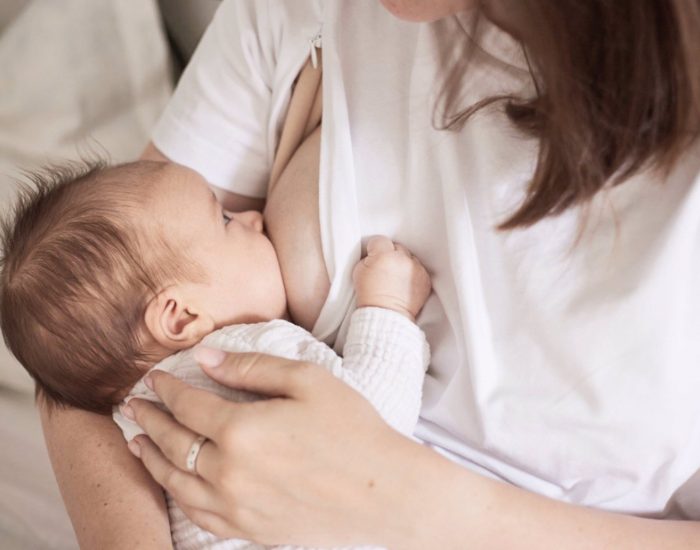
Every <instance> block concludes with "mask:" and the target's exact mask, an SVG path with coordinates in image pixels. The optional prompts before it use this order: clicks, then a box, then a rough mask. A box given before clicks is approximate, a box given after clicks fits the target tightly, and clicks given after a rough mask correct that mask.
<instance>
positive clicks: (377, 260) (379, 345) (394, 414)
mask: <svg viewBox="0 0 700 550" xmlns="http://www.w3.org/2000/svg"><path fill="white" fill-rule="evenodd" d="M353 279H354V283H355V289H356V291H357V305H358V308H359V309H358V310H357V311H355V313H353V316H352V319H351V322H350V329H349V331H348V335H347V339H346V341H345V346H344V348H343V356H344V359H343V361H342V366H341V367H340V368H334V369H333V371H334V374H335V375H336V376H337V377H339V378H341V379H342V380H343V381H345V382H346V383H348V384H350V385H351V386H353V387H354V388H355V389H357V390H358V391H359V392H360V393H362V394H363V395H364V396H365V397H366V398H367V399H368V400H369V401H370V402H371V403H372V404H373V405H374V407H375V408H376V409H377V411H379V413H380V414H381V415H382V417H383V418H384V419H385V420H386V421H387V422H388V423H389V424H390V425H391V426H392V427H394V428H395V429H397V430H398V431H400V432H402V433H404V434H407V435H410V434H412V433H413V430H414V429H415V426H416V422H417V421H418V414H419V412H420V405H421V395H422V387H423V379H424V376H425V370H426V369H427V367H428V363H429V361H430V354H429V351H428V344H427V342H426V339H425V335H424V334H423V331H421V329H420V328H418V326H417V325H416V324H415V323H414V322H413V321H414V319H415V316H416V315H417V314H418V312H419V311H420V310H421V308H422V307H423V305H424V304H425V301H426V300H427V298H428V295H429V294H430V277H429V276H428V273H427V271H426V270H425V268H424V267H423V266H422V265H421V264H420V262H419V261H418V260H417V259H415V258H414V257H413V256H412V255H411V254H410V252H408V250H406V249H405V248H404V247H402V246H401V245H395V244H394V243H393V242H392V241H391V240H389V239H387V238H386V237H375V238H373V239H371V240H370V242H369V243H368V245H367V256H366V257H365V258H363V259H362V260H361V261H360V262H359V263H358V264H357V266H356V267H355V271H354V273H353Z"/></svg>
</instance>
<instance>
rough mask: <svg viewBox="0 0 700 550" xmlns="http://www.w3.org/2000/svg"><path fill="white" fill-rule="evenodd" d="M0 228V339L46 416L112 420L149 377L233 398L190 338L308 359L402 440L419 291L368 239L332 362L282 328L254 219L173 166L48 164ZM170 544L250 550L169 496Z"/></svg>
mask: <svg viewBox="0 0 700 550" xmlns="http://www.w3.org/2000/svg"><path fill="white" fill-rule="evenodd" d="M32 179H33V181H34V184H35V185H34V187H33V188H32V189H25V191H24V192H23V193H21V194H20V198H19V199H18V202H17V205H16V207H15V212H14V216H13V219H12V220H10V221H6V222H5V223H4V224H3V228H2V239H3V242H2V245H3V258H2V275H1V277H0V281H1V283H0V292H1V294H0V296H1V301H0V321H1V323H2V330H3V336H4V338H5V341H6V343H7V345H8V347H9V348H10V350H11V351H12V353H13V354H14V355H15V356H16V357H17V359H18V360H19V361H20V362H21V363H22V365H23V366H24V367H25V368H26V369H27V371H28V372H29V373H30V375H31V376H32V377H33V378H34V380H35V381H36V387H37V392H38V393H40V394H41V395H42V396H43V397H44V398H45V400H46V402H47V404H49V405H50V406H61V405H69V406H73V407H78V408H82V409H85V410H89V411H94V412H98V413H101V414H110V413H112V412H113V415H114V418H115V420H116V421H117V423H118V424H119V425H120V426H121V428H122V430H123V432H124V435H125V438H126V439H127V440H130V439H131V438H133V437H134V436H135V435H137V434H138V433H141V432H140V430H139V428H138V426H136V425H135V424H133V423H131V422H129V421H128V420H127V419H126V418H124V417H122V416H121V414H120V413H119V411H118V409H117V408H116V405H118V404H119V403H120V402H121V401H122V400H124V399H125V398H131V397H133V396H139V397H142V398H146V399H151V400H153V401H158V398H157V396H155V394H154V393H153V392H151V391H150V390H149V389H148V388H147V387H146V386H145V384H143V382H142V381H141V378H142V377H143V376H144V375H145V374H146V372H148V371H149V370H151V369H161V370H166V371H168V372H170V373H171V374H173V375H175V376H177V377H179V378H181V379H184V380H186V381H188V382H189V383H191V384H193V385H195V386H199V387H203V388H206V389H209V390H211V391H214V392H216V393H218V394H219V395H222V396H224V397H226V398H228V399H233V400H251V399H257V398H259V397H257V396H254V395H251V394H245V393H244V392H240V391H235V390H231V389H229V388H226V387H223V386H220V385H218V384H216V383H215V382H213V381H212V380H211V379H209V378H208V377H207V376H206V375H205V374H204V373H203V372H202V371H201V370H200V369H199V368H198V367H197V364H196V362H195V360H194V358H193V352H192V347H193V346H194V345H196V344H198V343H200V342H201V343H203V344H205V345H207V346H209V347H216V348H220V349H224V350H226V351H234V352H242V351H255V352H262V353H271V354H275V355H280V356H284V357H287V358H290V359H298V360H303V361H310V362H314V363H318V364H321V365H323V366H325V367H326V368H328V369H330V370H331V372H333V374H335V375H336V376H338V377H339V378H341V379H342V380H344V381H345V382H346V383H348V384H350V385H352V386H353V387H355V388H356V389H357V390H358V391H360V392H361V393H362V394H363V395H364V396H365V397H366V398H367V399H368V400H369V401H370V402H371V403H372V404H373V405H374V406H375V408H376V409H377V410H378V411H379V412H380V413H381V414H382V416H383V417H384V419H385V420H386V421H387V422H388V423H389V424H391V425H392V426H393V427H395V428H396V429H397V430H400V431H402V432H403V433H405V434H407V435H410V434H411V433H412V431H413V429H414V427H415V424H416V422H417V418H418V412H419V409H420V399H421V388H422V383H423V376H424V373H425V369H426V368H427V365H428V355H429V354H428V349H427V344H426V341H425V336H424V335H423V333H422V331H421V330H420V329H419V328H418V327H417V326H416V325H415V324H414V322H413V320H414V318H415V315H417V314H418V312H419V311H420V309H421V308H422V306H423V304H424V303H425V300H426V299H427V297H428V294H429V293H430V280H429V277H428V275H427V272H426V271H425V269H424V268H423V266H422V265H421V264H420V263H419V262H418V261H417V260H416V259H415V258H413V257H411V255H410V254H409V253H408V252H407V251H406V250H405V249H403V248H402V247H401V246H399V245H394V244H393V243H392V242H391V241H390V240H389V239H386V238H383V237H380V238H375V239H373V240H371V241H370V242H369V243H368V247H367V252H368V255H367V257H365V258H364V259H363V260H361V261H360V262H359V263H358V265H357V266H356V268H355V271H354V276H353V278H354V284H355V289H356V294H357V296H356V302H357V305H358V309H357V310H356V311H355V312H354V313H353V315H352V318H351V321H350V328H349V331H348V335H347V339H346V342H345V345H344V348H343V358H342V359H341V358H340V357H339V356H338V355H337V354H336V353H335V352H334V351H333V350H332V349H331V348H329V347H328V346H327V345H325V344H324V343H322V342H319V341H317V340H316V339H314V338H313V337H312V336H311V335H310V334H309V333H308V332H307V331H305V330H304V329H302V328H300V327H297V326H295V325H293V324H291V323H289V322H287V321H286V320H285V319H286V317H287V304H286V296H285V290H284V285H283V281H282V275H281V272H280V267H279V263H278V260H277V255H276V253H275V250H274V248H273V246H272V243H271V242H270V240H269V239H268V238H267V236H266V235H265V234H264V232H263V223H262V216H261V214H260V213H258V212H252V211H251V212H242V213H231V212H227V211H225V210H223V209H222V208H221V206H220V204H219V203H218V202H217V200H216V197H215V195H214V194H213V193H212V191H211V190H210V189H209V187H208V186H207V183H206V182H205V180H204V179H203V178H202V177H201V176H200V175H199V174H198V173H196V172H194V171H192V170H189V169H187V168H185V167H183V166H179V165H175V164H163V163H156V162H147V161H141V162H135V163H131V164H125V165H120V166H115V167H106V166H104V165H101V164H96V165H94V166H87V167H84V168H79V167H75V166H74V167H70V168H65V167H64V168H58V169H54V170H52V171H51V172H49V171H47V172H45V173H43V174H38V175H36V176H34V177H33V178H32ZM168 506H169V512H170V519H171V530H172V535H173V541H174V543H175V547H176V548H182V549H185V548H203V547H212V546H216V547H217V548H259V546H258V545H255V544H253V543H250V542H247V541H241V540H226V541H223V540H220V539H217V538H216V537H215V536H214V535H212V534H211V533H207V532H205V531H202V530H201V529H199V528H198V527H196V526H195V525H194V524H192V523H191V522H189V520H187V518H186V517H185V516H184V514H183V513H182V511H181V510H179V508H178V507H177V505H176V504H175V503H174V501H173V500H172V499H170V498H169V497H168Z"/></svg>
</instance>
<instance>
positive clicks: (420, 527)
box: [386, 440, 700, 550]
mask: <svg viewBox="0 0 700 550" xmlns="http://www.w3.org/2000/svg"><path fill="white" fill-rule="evenodd" d="M405 445H406V448H405V450H404V451H403V454H404V456H406V457H409V458H408V463H409V468H408V469H407V470H405V472H404V473H403V474H401V475H404V476H405V479H404V480H400V479H399V480H397V481H395V483H396V485H397V486H399V485H403V487H404V489H405V488H406V487H410V488H411V489H409V491H408V494H407V493H406V492H404V493H403V495H401V493H399V494H398V495H397V497H396V498H397V500H398V501H399V504H398V506H399V507H400V506H404V507H405V509H404V512H405V517H407V518H412V519H413V521H412V522H411V525H410V526H408V527H407V530H406V534H407V535H408V537H403V536H402V535H399V537H400V538H393V537H391V536H389V537H388V538H386V541H387V545H388V546H389V547H390V548H402V549H411V548H415V549H422V548H444V549H449V548H454V549H462V548H475V549H476V548H487V549H490V548H508V549H537V550H541V549H542V548H566V549H567V550H577V549H596V550H600V549H608V548H610V549H615V550H624V549H627V548H629V549H634V550H643V549H647V548H648V549H650V550H658V549H659V548H674V549H684V548H688V549H690V548H693V549H695V548H700V522H689V521H662V520H651V519H643V518H638V517H633V516H626V515H622V514H614V513H610V512H602V511H599V510H593V509H590V508H585V507H582V506H575V505H572V504H566V503H562V502H559V501H555V500H552V499H549V498H547V497H543V496H540V495H536V494H533V493H530V492H528V491H525V490H523V489H519V488H517V487H514V486H512V485H508V484H506V483H501V482H498V481H494V480H491V479H488V478H485V477H483V476H480V475H478V474H475V473H473V472H471V471H468V470H466V469H464V468H462V467H460V466H458V465H456V464H453V463H451V462H450V461H448V460H447V459H446V458H444V457H442V456H440V455H438V454H437V453H435V452H433V451H431V450H430V449H428V448H426V447H421V446H419V445H417V444H415V443H414V442H411V441H408V440H406V444H405ZM408 495H410V496H408ZM396 515H397V516H399V515H401V514H400V510H397V514H396Z"/></svg>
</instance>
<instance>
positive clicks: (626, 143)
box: [443, 0, 700, 229]
mask: <svg viewBox="0 0 700 550" xmlns="http://www.w3.org/2000/svg"><path fill="white" fill-rule="evenodd" d="M493 2H496V3H498V12H499V16H501V17H503V18H504V19H503V21H502V22H504V23H507V27H506V28H507V29H508V31H509V32H512V33H513V34H514V35H515V36H517V38H518V39H519V40H520V41H521V42H522V44H523V47H524V49H525V52H526V55H527V58H528V60H529V61H530V63H531V66H532V68H533V71H532V73H533V78H534V79H535V84H536V88H537V90H538V93H537V95H536V97H534V98H526V99H523V98H517V97H498V98H487V99H485V100H483V101H481V102H479V103H477V104H476V105H472V106H470V107H468V108H466V109H464V108H462V110H461V111H460V110H459V109H458V108H457V109H455V106H456V102H457V100H458V96H459V73H458V72H455V73H453V77H454V78H453V79H452V80H451V81H450V82H449V83H448V86H447V87H446V92H445V96H444V100H445V104H446V105H447V106H448V109H450V106H451V110H448V111H447V115H446V116H445V118H444V120H443V126H444V127H446V128H458V127H460V126H461V125H462V124H463V123H464V122H465V121H466V120H467V119H468V118H469V117H470V116H471V115H472V114H473V113H475V112H476V111H477V110H479V109H480V108H482V107H484V106H485V105H487V104H489V103H493V102H495V101H500V100H505V110H506V113H507V115H508V116H509V118H510V119H511V121H512V122H513V123H514V124H515V125H516V126H517V127H519V128H521V129H523V130H525V131H528V132H531V133H534V134H535V135H536V136H537V137H538V138H539V140H540V151H539V158H538V162H537V167H536V169H535V173H534V176H533V178H532V181H531V182H530V185H529V187H528V190H527V194H526V197H525V199H524V201H523V203H522V204H521V205H520V206H519V208H518V209H517V210H516V211H515V212H514V213H513V214H512V215H511V216H510V217H509V218H508V219H507V220H506V221H504V222H503V223H502V224H501V225H500V228H501V229H513V228H516V227H527V226H529V225H532V224H534V223H536V222H538V221H539V220H541V219H543V218H545V217H547V216H551V215H556V214H559V213H561V212H563V211H564V210H566V209H568V208H570V207H572V206H575V205H581V204H585V203H586V202H587V201H588V200H589V199H591V198H592V197H593V196H594V195H595V194H596V193H598V192H599V191H600V190H601V189H602V188H603V187H605V186H606V185H618V184H620V183H622V182H624V181H625V180H626V179H627V178H629V177H630V176H632V175H634V174H635V173H638V172H639V171H640V170H644V169H657V170H658V171H659V173H661V174H666V173H668V171H669V170H670V169H671V168H672V167H673V165H674V164H675V162H676V161H677V160H678V158H679V156H680V155H681V154H682V153H683V152H684V151H685V150H686V149H687V148H688V146H689V145H690V144H691V143H692V142H693V141H694V140H695V139H697V137H698V136H699V135H700V0H483V1H482V4H483V5H482V15H484V16H486V17H487V18H491V17H492V11H491V10H490V9H489V3H493ZM495 22H497V23H498V21H495Z"/></svg>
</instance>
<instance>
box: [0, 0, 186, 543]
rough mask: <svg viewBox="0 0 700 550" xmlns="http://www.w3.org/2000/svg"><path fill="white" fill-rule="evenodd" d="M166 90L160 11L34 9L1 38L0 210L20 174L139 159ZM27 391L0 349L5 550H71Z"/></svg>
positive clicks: (87, 6) (82, 5)
mask: <svg viewBox="0 0 700 550" xmlns="http://www.w3.org/2000/svg"><path fill="white" fill-rule="evenodd" d="M171 89H172V85H171V78H170V66H169V58H168V51H167V45H166V41H165V38H164V36H163V33H162V31H161V28H160V18H159V14H158V11H157V6H156V3H155V0H139V1H138V2H134V1H133V0H100V1H99V2H92V1H86V0H61V1H60V2H54V1H46V0H33V1H31V2H28V3H27V6H26V7H25V8H24V9H23V10H21V11H20V12H19V14H18V15H17V16H16V17H15V18H14V19H13V21H12V22H11V23H10V24H9V25H8V26H6V27H5V28H1V27H0V211H2V212H3V213H4V211H5V207H6V206H7V203H8V199H9V198H10V197H12V195H13V193H14V190H15V187H16V184H15V183H14V181H13V180H12V178H11V177H10V176H17V175H18V174H19V172H20V169H22V168H24V169H31V168H34V167H37V166H38V165H41V164H43V163H46V162H49V161H51V160H61V159H64V160H65V159H69V158H72V159H75V158H78V157H79V156H80V155H81V154H84V153H86V152H89V151H91V150H93V151H98V152H99V151H107V152H109V155H110V157H111V159H112V160H113V161H114V162H123V161H127V160H132V159H134V158H136V157H137V156H138V154H139V152H140V151H141V150H142V149H143V147H144V145H145V144H146V142H147V141H148V137H149V133H150V128H151V126H152V125H153V123H154V122H155V120H156V118H157V117H158V115H159V114H160V111H161V110H162V108H163V106H164V104H165V102H166V101H167V99H168V97H169V95H170V93H171ZM31 387H32V385H31V381H30V380H29V378H28V377H27V376H26V374H24V372H23V371H22V370H21V367H19V365H18V364H17V363H16V362H15V361H14V359H13V358H12V357H11V356H10V355H9V353H7V351H6V350H5V349H4V346H2V345H0V418H2V422H1V423H0V548H2V550H13V549H23V550H24V549H35V548H37V549H39V548H61V549H62V548H76V547H77V545H76V542H75V538H74V535H73V533H72V529H71V527H70V523H69V522H68V518H67V516H66V513H65V511H64V510H63V507H62V504H61V501H60V497H59V495H58V490H57V487H56V484H55V481H54V479H53V474H52V472H51V470H50V466H49V462H48V458H47V456H46V451H45V449H44V442H43V439H42V435H41V429H40V426H39V422H38V418H37V415H36V411H35V410H34V407H33V402H32V398H31V395H30V391H31ZM11 390H14V391H11Z"/></svg>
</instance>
